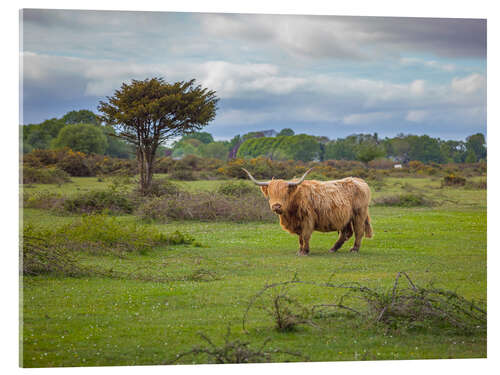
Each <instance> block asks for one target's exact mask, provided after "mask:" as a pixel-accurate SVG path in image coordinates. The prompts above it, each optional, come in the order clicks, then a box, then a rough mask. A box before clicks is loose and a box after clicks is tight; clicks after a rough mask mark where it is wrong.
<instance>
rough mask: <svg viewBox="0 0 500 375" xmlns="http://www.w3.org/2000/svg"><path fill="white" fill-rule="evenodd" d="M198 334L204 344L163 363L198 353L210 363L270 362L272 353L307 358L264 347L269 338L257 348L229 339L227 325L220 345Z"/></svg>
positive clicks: (246, 342) (229, 332)
mask: <svg viewBox="0 0 500 375" xmlns="http://www.w3.org/2000/svg"><path fill="white" fill-rule="evenodd" d="M198 335H199V336H200V337H201V339H202V340H203V341H205V343H206V345H205V346H200V345H196V346H194V347H193V348H192V349H191V350H189V351H187V352H183V353H179V354H177V355H176V357H175V358H174V359H173V360H170V361H167V362H166V363H165V364H173V363H175V362H177V361H178V360H180V359H181V358H183V357H186V356H199V355H204V356H206V357H208V358H209V360H210V361H211V362H212V363H217V364H222V363H261V362H271V361H272V359H273V355H275V354H285V355H288V356H292V357H296V358H301V359H302V360H307V359H308V358H307V357H306V356H303V355H302V354H301V353H298V352H290V351H286V350H281V349H272V348H269V349H266V345H267V344H268V343H269V342H270V341H271V340H270V339H266V340H265V341H264V342H263V343H262V344H261V346H260V347H258V348H252V347H251V346H250V342H248V341H241V340H239V339H235V340H230V335H231V330H230V329H229V327H228V330H227V333H226V335H225V337H224V343H222V345H216V344H215V343H214V342H213V341H212V340H211V339H210V338H209V337H208V336H207V335H205V334H203V333H198Z"/></svg>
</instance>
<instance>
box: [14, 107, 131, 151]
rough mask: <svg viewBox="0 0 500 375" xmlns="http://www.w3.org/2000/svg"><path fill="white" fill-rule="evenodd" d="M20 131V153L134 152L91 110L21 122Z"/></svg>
mask: <svg viewBox="0 0 500 375" xmlns="http://www.w3.org/2000/svg"><path fill="white" fill-rule="evenodd" d="M20 134H21V135H22V142H20V146H21V152H23V153H29V152H31V151H33V150H36V149H39V150H50V149H60V148H64V147H69V148H71V149H72V150H73V151H80V152H84V153H86V154H91V153H94V154H100V155H107V156H112V157H116V158H122V159H129V158H130V157H132V156H133V154H134V150H133V148H132V147H131V145H130V144H128V143H127V142H125V141H123V140H121V139H119V138H117V137H116V132H115V129H114V128H113V127H112V126H109V125H102V124H101V122H100V120H99V118H98V116H97V115H96V114H95V113H93V112H92V111H89V110H85V109H83V110H79V111H71V112H68V113H66V114H65V115H64V116H62V117H61V118H52V119H49V120H45V121H43V122H42V123H40V124H29V125H23V126H22V127H21V129H20Z"/></svg>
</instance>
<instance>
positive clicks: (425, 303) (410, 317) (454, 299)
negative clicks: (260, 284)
mask: <svg viewBox="0 0 500 375" xmlns="http://www.w3.org/2000/svg"><path fill="white" fill-rule="evenodd" d="M402 277H404V278H405V279H406V281H407V284H408V286H407V287H401V285H400V284H401V283H400V279H401V278H402ZM299 284H305V285H311V286H315V287H325V288H333V289H337V290H345V291H346V293H345V294H343V295H341V296H340V297H334V298H335V299H336V300H334V301H333V302H332V303H326V304H325V303H317V304H314V305H312V306H311V307H310V308H309V307H303V309H304V310H305V311H311V314H312V316H316V312H318V311H321V310H324V309H334V310H339V309H340V310H343V311H348V312H349V313H350V314H353V315H356V316H358V317H360V318H361V319H362V321H365V322H367V323H370V324H376V325H379V324H381V325H382V327H385V328H387V329H400V328H407V329H415V328H417V329H427V328H428V329H434V328H438V327H440V328H445V329H449V330H451V331H454V332H459V333H462V334H484V333H485V332H486V325H487V314H486V310H485V306H484V303H482V302H479V303H478V302H476V301H474V300H467V299H465V298H464V297H462V296H460V295H458V294H457V293H456V292H453V291H449V290H445V289H440V288H436V287H434V286H433V285H430V286H429V287H427V288H423V287H419V286H417V285H415V283H414V282H413V281H412V280H411V279H410V277H409V276H408V275H407V274H406V273H405V272H398V274H397V276H396V279H395V282H394V285H393V287H392V288H391V289H389V290H382V291H380V290H375V289H371V288H368V287H366V286H363V285H361V284H359V283H357V282H353V283H342V284H332V283H330V282H327V283H316V282H308V281H301V280H298V278H297V276H296V275H295V276H294V277H293V279H292V280H289V281H284V282H279V283H274V284H268V285H266V286H264V288H262V289H261V290H260V291H259V292H258V293H257V294H256V295H254V297H252V298H251V299H250V301H249V303H248V306H247V309H246V311H245V314H244V316H243V330H245V331H246V324H247V320H248V316H249V312H250V310H251V308H253V307H256V306H259V305H258V301H260V303H262V301H263V300H264V301H265V299H264V298H263V296H265V295H269V293H270V292H272V291H273V290H278V291H279V290H280V289H283V288H289V287H291V286H294V285H299ZM272 301H273V299H271V304H272V303H274V302H272ZM295 303H297V304H298V302H295ZM360 304H361V306H360ZM268 309H272V307H268ZM320 316H321V317H325V315H324V314H323V315H320Z"/></svg>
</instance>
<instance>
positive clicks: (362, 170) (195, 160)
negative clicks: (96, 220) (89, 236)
mask: <svg viewBox="0 0 500 375" xmlns="http://www.w3.org/2000/svg"><path fill="white" fill-rule="evenodd" d="M23 163H24V165H26V166H30V167H33V168H40V167H55V166H57V167H58V168H60V169H62V170H64V171H66V172H67V173H69V174H70V175H72V176H97V175H116V174H122V175H128V176H133V175H135V174H137V162H136V161H135V160H128V159H118V158H112V157H108V156H103V155H94V154H91V155H86V154H83V153H81V152H73V151H71V150H70V149H69V148H64V149H59V150H34V151H33V152H31V153H28V154H25V155H24V156H23ZM393 164H394V162H392V161H390V160H388V159H377V160H373V161H371V162H369V163H368V166H369V168H366V166H365V165H364V164H363V163H361V162H359V161H353V160H325V161H323V162H309V163H304V162H301V161H293V160H288V161H279V160H271V159H268V158H266V157H258V158H253V159H240V158H237V159H232V160H229V161H223V160H220V159H214V158H201V157H198V156H195V155H188V156H186V157H184V158H182V159H180V160H174V159H173V158H171V157H169V156H162V157H158V158H157V159H156V161H155V171H156V173H168V174H173V176H177V177H176V179H180V180H193V179H221V178H239V179H246V178H247V176H246V174H245V172H243V171H242V169H241V168H246V169H248V170H249V171H251V172H252V174H253V175H254V176H255V177H256V178H257V179H271V178H272V177H275V178H283V179H291V178H293V177H298V176H300V175H302V174H303V173H304V172H305V171H306V170H307V169H308V168H310V167H313V166H314V167H315V172H316V173H317V175H318V177H317V178H318V179H322V180H332V179H340V178H343V177H348V176H354V177H361V178H367V179H370V178H371V179H376V178H377V177H378V176H379V173H382V176H384V175H387V176H394V177H405V176H408V175H412V176H417V177H418V176H429V175H430V176H435V175H440V176H444V175H446V174H451V173H454V174H457V173H460V174H461V175H463V176H466V177H472V176H478V175H484V174H485V173H486V169H487V164H486V162H485V161H480V162H478V163H461V164H457V163H448V164H437V163H432V162H431V163H428V164H425V163H422V162H420V161H410V162H409V163H408V164H407V165H405V166H404V168H402V169H394V168H393Z"/></svg>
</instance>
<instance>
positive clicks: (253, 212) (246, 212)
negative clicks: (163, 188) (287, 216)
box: [136, 192, 276, 222]
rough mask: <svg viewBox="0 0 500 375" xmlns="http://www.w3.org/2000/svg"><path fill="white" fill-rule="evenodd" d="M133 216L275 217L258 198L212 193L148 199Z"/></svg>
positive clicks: (151, 217) (212, 218) (245, 218)
mask: <svg viewBox="0 0 500 375" xmlns="http://www.w3.org/2000/svg"><path fill="white" fill-rule="evenodd" d="M136 214H137V215H139V216H140V217H142V218H143V219H146V220H148V219H149V220H158V221H161V222H168V221H169V220H210V221H218V220H220V221H224V220H229V221H238V222H241V221H254V220H258V221H273V220H276V218H275V216H274V215H273V214H272V212H271V210H270V209H269V205H268V203H267V201H266V200H265V199H263V198H262V197H260V196H258V195H251V194H248V195H244V196H241V197H234V196H228V195H224V194H220V193H214V192H204V193H195V194H192V193H188V192H179V193H178V194H175V195H169V196H163V197H159V198H152V199H148V200H145V201H143V202H142V204H141V205H140V206H139V207H138V209H137V210H136Z"/></svg>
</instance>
